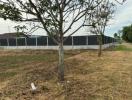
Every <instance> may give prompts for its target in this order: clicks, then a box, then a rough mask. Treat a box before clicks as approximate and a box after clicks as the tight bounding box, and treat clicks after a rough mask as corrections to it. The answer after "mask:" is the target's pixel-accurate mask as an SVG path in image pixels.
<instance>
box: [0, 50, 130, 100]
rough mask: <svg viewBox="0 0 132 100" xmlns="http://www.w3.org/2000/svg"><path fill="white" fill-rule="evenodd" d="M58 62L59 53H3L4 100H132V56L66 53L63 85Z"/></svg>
mask: <svg viewBox="0 0 132 100" xmlns="http://www.w3.org/2000/svg"><path fill="white" fill-rule="evenodd" d="M57 61H58V56H57V52H56V51H42V50H39V51H35V50H34V51H32V50H27V51H23V50H22V51H17V50H16V51H8V50H4V51H3V50H0V100H132V52H128V51H104V52H103V55H102V57H97V52H96V51H92V50H90V51H89V50H84V51H74V50H73V51H66V52H65V82H63V83H59V82H58V80H57ZM32 82H33V83H34V84H35V86H36V87H37V90H36V91H32V90H31V83H32Z"/></svg>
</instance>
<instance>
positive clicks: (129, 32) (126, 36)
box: [122, 24, 132, 42]
mask: <svg viewBox="0 0 132 100" xmlns="http://www.w3.org/2000/svg"><path fill="white" fill-rule="evenodd" d="M122 38H123V40H125V41H127V42H132V24H131V25H130V26H125V27H123V30H122Z"/></svg>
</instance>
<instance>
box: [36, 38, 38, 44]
mask: <svg viewBox="0 0 132 100" xmlns="http://www.w3.org/2000/svg"><path fill="white" fill-rule="evenodd" d="M36 46H38V38H37V36H36Z"/></svg>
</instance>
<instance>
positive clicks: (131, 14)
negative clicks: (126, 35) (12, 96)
mask: <svg viewBox="0 0 132 100" xmlns="http://www.w3.org/2000/svg"><path fill="white" fill-rule="evenodd" d="M130 24H132V0H127V1H126V2H125V3H124V4H123V5H119V4H118V5H117V9H116V12H115V14H114V17H113V19H112V20H111V21H110V22H109V25H108V26H107V28H106V32H105V34H106V35H108V36H113V33H115V32H118V30H121V29H122V27H123V26H126V25H130ZM15 25H16V23H14V22H12V21H9V20H6V21H4V20H3V19H0V34H2V33H8V32H14V31H15V30H14V28H13V27H14V26H15ZM84 31H85V29H82V30H80V31H79V32H77V33H76V34H77V35H81V34H82V33H83V32H84ZM43 33H44V31H42V30H38V31H36V32H34V34H39V35H41V34H43ZM80 33H81V34H80ZM84 34H86V32H84ZM43 35H45V34H43Z"/></svg>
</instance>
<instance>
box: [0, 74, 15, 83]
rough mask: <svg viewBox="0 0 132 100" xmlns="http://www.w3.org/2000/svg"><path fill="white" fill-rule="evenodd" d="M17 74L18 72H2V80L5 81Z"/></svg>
mask: <svg viewBox="0 0 132 100" xmlns="http://www.w3.org/2000/svg"><path fill="white" fill-rule="evenodd" d="M16 74H17V73H16V72H0V80H1V81H4V80H6V79H8V78H10V77H13V76H15V75H16Z"/></svg>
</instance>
